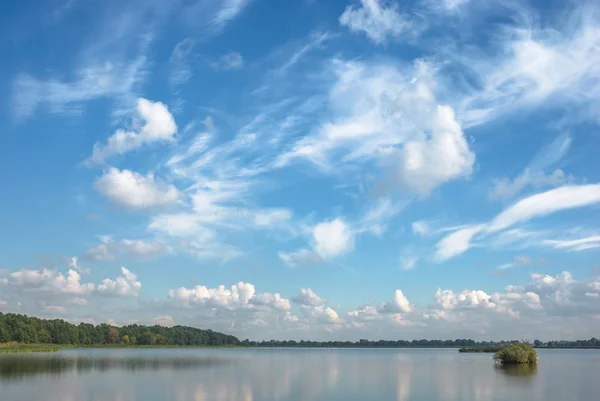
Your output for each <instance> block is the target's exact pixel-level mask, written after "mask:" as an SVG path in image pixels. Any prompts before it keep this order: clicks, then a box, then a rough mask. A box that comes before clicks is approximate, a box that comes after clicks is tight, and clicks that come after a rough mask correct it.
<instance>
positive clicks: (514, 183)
mask: <svg viewBox="0 0 600 401" xmlns="http://www.w3.org/2000/svg"><path fill="white" fill-rule="evenodd" d="M572 141H573V138H572V137H571V136H570V135H567V134H563V135H560V136H558V137H557V138H556V139H555V140H554V141H552V142H551V143H550V144H548V145H546V146H544V147H543V148H542V149H541V150H540V151H539V152H538V153H537V155H536V156H535V157H534V159H533V160H532V161H531V162H530V163H529V165H528V166H527V167H526V168H525V170H524V171H523V172H522V173H521V174H520V175H519V176H517V177H516V178H515V179H514V180H510V179H508V178H503V179H500V180H495V181H494V184H493V187H492V189H491V191H490V197H491V198H492V199H504V198H510V197H512V196H514V195H516V194H517V193H519V192H520V191H522V190H523V189H524V188H526V187H528V186H532V187H533V188H541V187H545V186H555V187H556V186H560V185H563V184H566V183H571V182H574V181H575V178H574V177H573V176H567V175H566V174H565V173H564V171H562V170H561V169H558V168H557V169H555V170H554V171H552V172H551V173H546V171H549V168H551V167H552V166H553V165H555V164H556V163H558V162H559V161H560V160H561V159H562V158H563V157H564V156H565V155H566V154H567V153H568V151H569V149H570V147H571V143H572Z"/></svg>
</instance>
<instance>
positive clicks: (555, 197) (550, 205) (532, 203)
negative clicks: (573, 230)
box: [486, 184, 600, 232]
mask: <svg viewBox="0 0 600 401" xmlns="http://www.w3.org/2000/svg"><path fill="white" fill-rule="evenodd" d="M598 202H600V184H595V185H573V186H564V187H560V188H556V189H552V190H550V191H546V192H542V193H540V194H536V195H533V196H530V197H528V198H525V199H523V200H521V201H519V202H517V203H515V204H514V205H513V206H511V207H510V208H508V209H506V210H505V211H504V212H502V213H500V214H499V215H498V216H496V217H495V218H494V219H493V220H492V221H491V222H490V223H489V225H488V226H487V227H486V230H487V231H488V232H495V231H500V230H503V229H506V228H509V227H511V226H513V225H515V224H517V223H524V222H526V221H528V220H531V219H533V218H536V217H542V216H546V215H549V214H552V213H555V212H558V211H562V210H568V209H573V208H578V207H584V206H589V205H592V204H594V203H598Z"/></svg>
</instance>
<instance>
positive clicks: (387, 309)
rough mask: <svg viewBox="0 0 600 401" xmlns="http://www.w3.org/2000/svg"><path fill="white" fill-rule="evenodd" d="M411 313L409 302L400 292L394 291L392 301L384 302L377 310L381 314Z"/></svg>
mask: <svg viewBox="0 0 600 401" xmlns="http://www.w3.org/2000/svg"><path fill="white" fill-rule="evenodd" d="M411 311H412V307H411V305H410V302H408V299H407V298H406V296H404V293H403V292H402V290H396V291H395V292H394V300H393V301H388V302H385V303H384V304H383V305H381V307H380V308H379V312H381V313H408V312H411Z"/></svg>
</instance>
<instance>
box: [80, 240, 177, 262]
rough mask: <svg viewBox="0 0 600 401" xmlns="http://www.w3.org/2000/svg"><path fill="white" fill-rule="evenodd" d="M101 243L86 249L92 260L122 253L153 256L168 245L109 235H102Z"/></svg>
mask: <svg viewBox="0 0 600 401" xmlns="http://www.w3.org/2000/svg"><path fill="white" fill-rule="evenodd" d="M100 241H101V243H100V244H97V245H93V246H91V247H89V248H88V249H86V251H85V252H84V257H85V258H86V259H90V260H101V261H109V260H115V259H116V258H117V257H118V256H120V255H122V254H128V255H131V256H135V257H151V256H156V255H159V254H161V253H163V252H165V251H166V250H167V249H168V247H167V245H166V244H164V243H162V242H159V241H146V240H130V239H123V240H119V241H116V240H114V239H113V238H111V237H108V236H101V238H100Z"/></svg>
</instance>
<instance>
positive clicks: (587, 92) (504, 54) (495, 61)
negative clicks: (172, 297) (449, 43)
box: [449, 4, 600, 126]
mask: <svg viewBox="0 0 600 401" xmlns="http://www.w3.org/2000/svg"><path fill="white" fill-rule="evenodd" d="M597 13H598V11H597V9H594V7H589V6H588V5H586V4H583V5H581V6H580V7H574V8H572V12H571V11H567V12H565V11H564V10H563V11H562V14H561V15H562V19H561V21H563V23H561V24H560V25H556V24H555V25H554V26H547V27H540V26H536V25H533V24H532V23H534V22H536V21H539V20H540V19H541V18H539V16H538V15H536V14H532V13H530V12H529V11H527V12H525V11H524V10H523V9H521V11H519V12H517V15H516V16H515V20H516V21H519V22H520V24H517V25H511V26H504V27H503V28H502V30H500V31H499V32H498V33H497V35H498V36H497V39H496V41H495V43H496V44H497V45H498V48H497V49H496V50H497V56H496V57H491V58H490V57H481V54H471V55H467V56H464V53H462V52H461V54H457V53H455V54H449V57H451V58H455V59H456V58H459V59H460V64H462V66H461V68H462V67H465V68H466V70H467V71H469V72H470V73H473V72H474V73H475V74H476V75H478V81H479V82H481V87H478V88H476V89H475V90H474V93H473V94H472V95H471V96H469V97H467V98H466V99H465V100H464V101H463V104H462V106H461V113H460V114H461V117H462V120H463V121H464V122H465V124H466V125H469V126H470V125H474V124H480V123H484V122H486V121H489V120H490V119H493V118H496V117H497V116H499V115H501V114H503V113H506V112H511V111H512V112H515V111H521V110H523V109H524V108H528V107H535V106H538V105H540V104H542V103H544V104H546V105H551V104H563V103H565V102H568V103H570V104H572V105H583V106H584V107H589V106H592V107H597V104H598V100H599V99H600V85H599V78H600V67H598V60H600V50H599V49H600V46H599V44H600V29H598V27H599V24H598V18H597ZM454 50H455V49H452V50H451V51H454ZM489 51H490V50H489V49H486V50H485V52H486V54H489ZM457 68H458V66H457Z"/></svg>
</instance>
